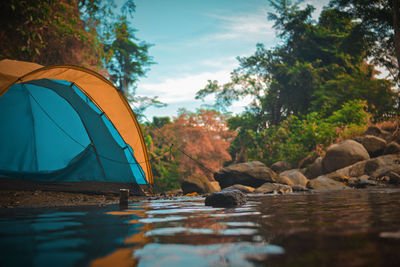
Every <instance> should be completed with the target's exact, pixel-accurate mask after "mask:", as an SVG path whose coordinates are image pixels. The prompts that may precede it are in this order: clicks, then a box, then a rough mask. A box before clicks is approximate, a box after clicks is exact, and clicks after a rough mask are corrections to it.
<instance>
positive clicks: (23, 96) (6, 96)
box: [0, 60, 153, 191]
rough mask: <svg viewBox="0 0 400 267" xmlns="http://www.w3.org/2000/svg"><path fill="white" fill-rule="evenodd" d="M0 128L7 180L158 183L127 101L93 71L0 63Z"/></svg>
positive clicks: (1, 166) (1, 170) (0, 163)
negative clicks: (154, 178) (154, 179)
mask: <svg viewBox="0 0 400 267" xmlns="http://www.w3.org/2000/svg"><path fill="white" fill-rule="evenodd" d="M0 127H1V131H0V177H2V178H6V179H7V180H8V181H10V180H19V181H21V180H22V181H26V182H28V181H31V182H40V183H42V184H45V183H49V182H50V183H51V184H52V185H54V182H58V183H62V184H65V183H69V185H71V184H74V185H78V186H77V187H78V188H79V186H82V185H83V184H85V185H87V184H88V185H91V184H96V185H97V187H96V188H99V184H100V186H109V185H111V184H120V183H124V184H130V185H137V184H139V185H148V184H152V183H153V178H152V174H151V168H150V163H149V159H148V155H147V150H146V147H145V143H144V140H143V136H142V132H141V130H140V127H139V124H138V122H137V120H136V118H135V115H134V114H133V112H132V110H131V108H130V106H129V104H128V102H127V101H126V99H125V98H124V97H123V96H122V95H121V93H119V92H118V91H117V89H116V88H115V87H114V85H113V84H112V83H111V82H109V81H108V80H107V79H105V78H104V77H103V76H101V75H100V74H98V73H96V72H94V71H91V70H89V69H86V68H82V67H77V66H49V67H43V66H41V65H38V64H35V63H29V62H21V61H15V60H2V61H0ZM77 182H78V183H77ZM135 188H136V189H137V187H135ZM78 190H79V189H78ZM84 190H87V189H84ZM100 191H104V190H100Z"/></svg>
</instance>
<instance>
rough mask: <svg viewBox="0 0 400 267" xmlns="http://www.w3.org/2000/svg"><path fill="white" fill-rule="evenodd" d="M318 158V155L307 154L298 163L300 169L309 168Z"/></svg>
mask: <svg viewBox="0 0 400 267" xmlns="http://www.w3.org/2000/svg"><path fill="white" fill-rule="evenodd" d="M317 158H318V156H317V155H313V154H312V155H307V156H306V157H305V158H303V159H301V160H300V161H299V164H298V168H299V169H303V168H307V167H308V166H310V165H311V164H313V163H314V161H315V160H316V159H317Z"/></svg>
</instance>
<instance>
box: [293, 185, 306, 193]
mask: <svg viewBox="0 0 400 267" xmlns="http://www.w3.org/2000/svg"><path fill="white" fill-rule="evenodd" d="M292 190H293V191H294V192H302V191H308V188H307V187H305V186H302V185H299V184H296V185H294V186H293V187H292Z"/></svg>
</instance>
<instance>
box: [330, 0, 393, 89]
mask: <svg viewBox="0 0 400 267" xmlns="http://www.w3.org/2000/svg"><path fill="white" fill-rule="evenodd" d="M330 7H332V8H335V9H337V10H340V11H341V12H344V13H346V14H347V16H348V17H350V18H353V19H355V20H359V21H361V23H360V27H361V28H362V30H363V31H364V40H366V41H367V43H368V49H367V53H368V56H369V57H370V58H371V59H372V61H373V63H374V64H378V65H380V66H383V67H385V68H386V70H388V72H389V73H390V75H391V76H392V78H394V79H395V80H397V82H399V60H400V7H399V1H397V0H380V1H376V0H332V1H330Z"/></svg>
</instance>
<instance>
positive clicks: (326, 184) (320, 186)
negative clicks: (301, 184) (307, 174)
mask: <svg viewBox="0 0 400 267" xmlns="http://www.w3.org/2000/svg"><path fill="white" fill-rule="evenodd" d="M307 187H308V188H310V189H314V190H318V191H325V190H343V189H350V187H348V186H347V185H345V184H344V183H342V182H338V181H335V180H333V179H330V178H328V177H326V176H319V177H317V178H315V179H312V180H310V182H309V183H308V184H307Z"/></svg>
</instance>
